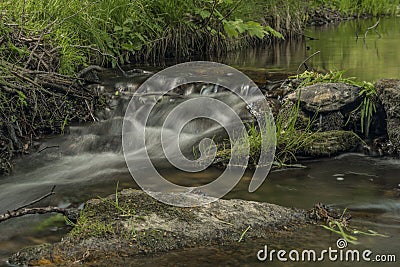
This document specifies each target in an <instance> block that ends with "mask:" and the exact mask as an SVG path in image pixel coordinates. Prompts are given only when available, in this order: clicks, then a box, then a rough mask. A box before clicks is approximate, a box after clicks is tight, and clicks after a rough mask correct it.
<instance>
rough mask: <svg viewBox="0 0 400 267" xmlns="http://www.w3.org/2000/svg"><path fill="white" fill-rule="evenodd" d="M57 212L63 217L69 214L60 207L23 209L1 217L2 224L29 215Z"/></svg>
mask: <svg viewBox="0 0 400 267" xmlns="http://www.w3.org/2000/svg"><path fill="white" fill-rule="evenodd" d="M52 212H57V213H61V214H63V215H66V214H67V210H66V209H63V208H59V207H52V206H49V207H44V208H23V209H18V210H13V211H9V212H7V213H4V214H1V215H0V223H1V222H4V221H6V220H8V219H11V218H16V217H21V216H24V215H28V214H45V213H52Z"/></svg>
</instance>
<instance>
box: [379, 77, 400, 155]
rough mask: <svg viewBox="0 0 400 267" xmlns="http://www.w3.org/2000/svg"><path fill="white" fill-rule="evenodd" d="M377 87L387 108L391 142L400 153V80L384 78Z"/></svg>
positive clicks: (387, 126) (388, 131)
mask: <svg viewBox="0 0 400 267" xmlns="http://www.w3.org/2000/svg"><path fill="white" fill-rule="evenodd" d="M375 88H376V90H377V94H378V98H379V100H380V101H381V102H382V104H383V108H384V110H385V114H386V130H387V134H388V136H389V139H390V142H391V143H392V144H393V146H394V150H395V152H396V153H397V154H400V80H395V79H383V80H380V81H378V82H377V83H376V84H375ZM382 119H384V118H382Z"/></svg>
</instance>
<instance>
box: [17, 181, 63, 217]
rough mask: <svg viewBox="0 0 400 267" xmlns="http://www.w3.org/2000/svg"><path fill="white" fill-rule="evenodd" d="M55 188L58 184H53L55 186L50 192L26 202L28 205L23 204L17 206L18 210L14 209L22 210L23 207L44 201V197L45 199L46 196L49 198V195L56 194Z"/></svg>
mask: <svg viewBox="0 0 400 267" xmlns="http://www.w3.org/2000/svg"><path fill="white" fill-rule="evenodd" d="M54 189H56V186H53V188H51V191H50V192H49V193H47V194H46V195H44V196H41V197H40V198H38V199H35V200H33V201H31V202H29V203H28V204H26V205H23V206H21V207H19V208H17V209H16V210H14V211H19V210H21V209H23V208H26V207H29V206H32V205H33V204H36V203H38V202H40V201H42V200H43V199H45V198H48V197H49V196H51V195H54V194H55V193H54Z"/></svg>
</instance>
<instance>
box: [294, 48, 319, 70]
mask: <svg viewBox="0 0 400 267" xmlns="http://www.w3.org/2000/svg"><path fill="white" fill-rule="evenodd" d="M319 53H321V51H317V52H315V53H314V54H312V55H311V56H309V57H308V58H306V59H305V60H304V61H303V62H301V64H300V65H299V67H298V68H297V71H296V72H297V74H299V70H300V68H301V66H303V65H304V68H306V70H308V66H307V64H306V62H307V61H308V60H310V59H311V58H312V57H313V56H315V55H318V54H319Z"/></svg>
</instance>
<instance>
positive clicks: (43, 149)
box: [36, 146, 60, 153]
mask: <svg viewBox="0 0 400 267" xmlns="http://www.w3.org/2000/svg"><path fill="white" fill-rule="evenodd" d="M49 148H60V146H46V147H44V148H42V149H40V150H39V151H38V152H36V153H40V152H42V151H45V150H46V149H49Z"/></svg>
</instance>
